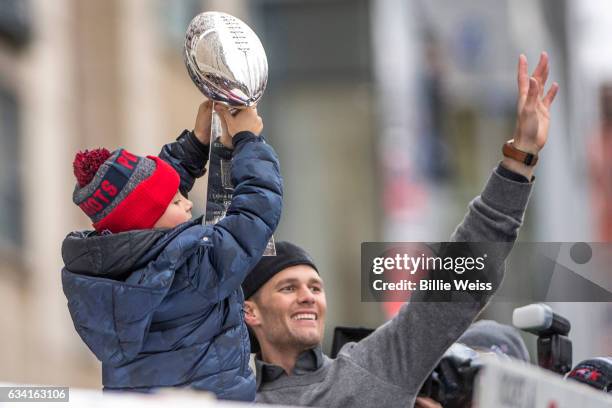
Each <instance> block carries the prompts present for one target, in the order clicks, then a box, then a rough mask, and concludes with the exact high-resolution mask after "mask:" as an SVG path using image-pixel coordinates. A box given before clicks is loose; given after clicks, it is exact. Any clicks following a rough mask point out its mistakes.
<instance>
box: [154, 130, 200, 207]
mask: <svg viewBox="0 0 612 408" xmlns="http://www.w3.org/2000/svg"><path fill="white" fill-rule="evenodd" d="M209 150H210V146H209V145H205V144H203V143H202V142H200V141H199V140H198V139H197V138H196V137H195V136H194V134H193V132H190V131H188V130H184V131H183V133H181V134H180V135H179V137H178V138H177V139H176V141H175V142H172V143H168V144H167V145H164V147H163V148H162V150H161V153H160V154H159V158H160V159H162V160H163V161H165V162H166V163H168V164H169V165H171V166H172V167H173V168H174V170H176V171H177V172H178V174H179V176H180V177H181V184H180V186H179V190H180V192H181V194H182V195H184V196H185V197H187V196H188V193H189V192H190V191H191V189H192V188H193V184H194V183H195V179H196V178H199V177H202V176H203V175H204V173H206V169H205V168H204V167H205V166H206V162H207V161H208V152H209Z"/></svg>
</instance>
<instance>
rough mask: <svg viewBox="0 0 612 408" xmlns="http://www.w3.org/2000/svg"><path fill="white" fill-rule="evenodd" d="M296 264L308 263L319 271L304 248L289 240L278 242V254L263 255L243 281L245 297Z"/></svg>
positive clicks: (251, 294)
mask: <svg viewBox="0 0 612 408" xmlns="http://www.w3.org/2000/svg"><path fill="white" fill-rule="evenodd" d="M295 265H308V266H311V267H312V268H313V269H314V270H315V271H317V273H319V271H318V269H317V267H316V266H315V264H314V262H313V261H312V258H310V255H308V253H306V251H304V250H303V249H302V248H300V247H299V246H297V245H294V244H292V243H291V242H287V241H280V242H277V243H276V256H264V257H262V258H261V260H260V261H259V263H258V264H257V265H255V268H253V270H252V271H251V273H249V274H248V275H247V277H246V279H245V280H244V282H242V290H243V292H244V298H245V299H248V298H250V297H251V296H253V294H255V292H257V291H258V290H259V288H261V287H262V286H263V285H264V284H265V283H266V282H267V281H269V280H270V278H272V277H273V276H274V275H276V274H277V273H279V272H280V271H282V270H283V269H286V268H289V267H290V266H295Z"/></svg>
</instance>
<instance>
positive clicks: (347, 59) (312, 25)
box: [254, 0, 371, 82]
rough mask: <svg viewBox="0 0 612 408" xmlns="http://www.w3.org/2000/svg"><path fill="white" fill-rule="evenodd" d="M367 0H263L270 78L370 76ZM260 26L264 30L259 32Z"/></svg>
mask: <svg viewBox="0 0 612 408" xmlns="http://www.w3.org/2000/svg"><path fill="white" fill-rule="evenodd" d="M369 3H370V2H369V1H368V0H330V1H312V0H293V1H278V0H258V1H257V2H254V4H255V5H256V7H255V11H256V15H257V17H258V18H259V21H258V22H261V25H262V27H261V29H260V28H259V27H254V29H255V31H256V32H257V33H258V34H260V35H261V36H262V42H263V44H264V47H265V49H266V53H267V56H268V65H269V69H270V78H271V79H275V80H277V79H280V80H289V81H291V80H297V81H300V80H302V79H304V78H308V79H309V80H315V81H321V80H323V81H334V82H347V81H351V82H352V81H369V80H370V76H371V62H370V60H371V52H370V42H371V40H370V11H369ZM260 30H261V32H260Z"/></svg>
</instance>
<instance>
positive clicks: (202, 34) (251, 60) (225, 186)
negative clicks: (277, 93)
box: [184, 11, 275, 255]
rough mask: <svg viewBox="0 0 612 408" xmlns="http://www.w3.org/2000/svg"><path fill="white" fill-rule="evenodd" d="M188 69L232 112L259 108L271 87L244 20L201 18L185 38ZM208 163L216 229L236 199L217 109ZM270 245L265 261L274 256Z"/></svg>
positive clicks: (209, 214)
mask: <svg viewBox="0 0 612 408" xmlns="http://www.w3.org/2000/svg"><path fill="white" fill-rule="evenodd" d="M184 57H185V65H186V67H187V71H188V72H189V76H190V77H191V79H192V80H193V82H194V83H195V85H196V86H197V87H198V89H199V90H200V91H201V92H202V93H203V94H204V96H206V97H207V98H209V99H211V100H212V101H213V103H222V104H224V105H226V106H228V107H230V108H233V109H241V108H246V107H250V106H253V105H255V104H257V102H258V101H259V99H260V98H261V96H262V95H263V92H264V89H265V88H266V83H267V81H268V60H267V58H266V52H265V50H264V48H263V46H262V45H261V41H259V38H258V37H257V35H256V34H255V32H253V30H251V28H250V27H249V26H247V25H246V24H245V23H244V22H243V21H241V20H240V19H238V18H236V17H233V16H231V15H229V14H226V13H221V12H216V11H209V12H205V13H201V14H199V15H197V16H196V17H195V18H194V19H193V20H192V21H191V23H190V24H189V27H188V28H187V34H186V36H185V55H184ZM212 115H213V117H212V121H211V138H210V140H211V148H210V156H209V161H208V163H209V164H208V192H207V199H206V216H205V217H204V219H203V222H204V223H206V224H215V223H216V222H217V221H219V220H220V219H221V218H223V217H224V216H225V213H226V211H227V209H228V207H229V204H230V202H231V199H232V192H233V186H232V184H231V178H230V168H231V157H232V155H231V151H229V150H228V149H226V148H225V147H224V146H223V145H222V144H221V142H220V136H221V126H220V123H219V118H218V116H217V114H216V113H214V109H213V114H212ZM274 254H275V248H274V240H273V239H271V240H270V242H269V243H268V247H267V248H266V251H265V253H264V255H274Z"/></svg>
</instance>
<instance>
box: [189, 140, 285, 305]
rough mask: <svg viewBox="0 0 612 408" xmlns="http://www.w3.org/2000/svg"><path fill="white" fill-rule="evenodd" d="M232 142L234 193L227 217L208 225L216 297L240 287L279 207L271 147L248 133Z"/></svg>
mask: <svg viewBox="0 0 612 408" xmlns="http://www.w3.org/2000/svg"><path fill="white" fill-rule="evenodd" d="M233 143H234V146H235V149H234V153H233V158H232V170H231V175H232V183H233V185H234V186H235V187H234V194H233V197H232V202H231V204H230V206H229V208H228V210H227V213H226V216H225V217H224V218H223V219H222V220H221V221H219V222H218V223H217V224H215V225H214V226H213V227H212V233H211V235H210V237H209V239H210V240H211V241H212V242H210V248H209V250H208V251H207V253H208V257H209V261H210V263H211V265H212V268H213V270H214V271H215V272H216V275H217V276H216V278H217V279H216V282H215V285H216V286H217V290H218V294H219V298H220V299H222V298H224V297H226V296H228V295H229V294H230V293H231V292H233V291H235V290H236V289H238V288H239V287H240V285H241V284H242V281H243V280H244V278H245V277H246V276H247V274H248V273H249V272H250V271H251V269H253V267H254V266H255V265H256V264H257V262H259V259H260V258H261V256H262V254H263V252H264V250H265V248H266V245H267V243H268V241H269V240H270V237H271V236H272V234H273V233H274V230H275V229H276V226H277V225H278V223H279V221H280V216H281V209H282V195H283V180H282V178H281V175H280V169H279V163H278V158H277V156H276V153H275V152H274V150H273V149H272V147H271V146H270V145H269V144H267V143H266V142H265V140H264V139H263V138H262V137H256V136H255V135H254V134H253V133H251V132H240V133H238V134H237V135H235V136H234V139H233ZM201 273H202V274H206V273H209V271H206V270H202V271H201ZM207 280H208V279H206V277H203V279H200V282H206V281H207ZM209 285H210V283H209Z"/></svg>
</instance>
